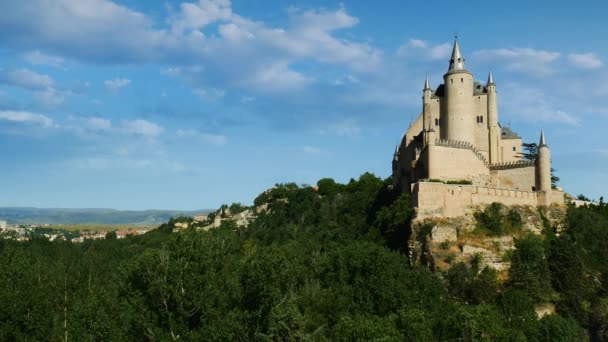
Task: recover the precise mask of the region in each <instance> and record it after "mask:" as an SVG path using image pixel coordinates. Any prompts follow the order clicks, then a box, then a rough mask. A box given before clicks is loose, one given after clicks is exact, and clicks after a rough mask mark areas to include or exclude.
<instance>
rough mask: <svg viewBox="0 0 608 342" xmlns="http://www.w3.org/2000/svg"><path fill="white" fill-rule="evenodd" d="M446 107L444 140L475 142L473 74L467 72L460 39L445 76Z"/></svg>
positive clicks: (455, 46) (455, 42)
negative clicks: (459, 44)
mask: <svg viewBox="0 0 608 342" xmlns="http://www.w3.org/2000/svg"><path fill="white" fill-rule="evenodd" d="M443 80H444V84H445V99H444V101H445V106H442V107H443V108H442V109H443V110H442V117H443V119H444V120H443V121H442V125H443V126H444V127H443V132H444V134H443V135H444V136H442V137H441V138H442V139H448V140H459V141H467V142H470V143H474V142H475V138H474V128H475V121H474V113H473V74H471V73H470V72H469V71H467V70H466V68H465V66H464V58H463V57H462V55H461V54H460V47H459V46H458V38H456V39H455V40H454V49H453V50H452V57H451V58H450V66H449V68H448V72H447V73H446V74H445V75H443Z"/></svg>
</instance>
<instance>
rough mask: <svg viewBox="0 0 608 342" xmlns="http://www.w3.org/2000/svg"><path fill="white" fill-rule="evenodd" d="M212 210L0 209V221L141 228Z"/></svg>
mask: <svg viewBox="0 0 608 342" xmlns="http://www.w3.org/2000/svg"><path fill="white" fill-rule="evenodd" d="M211 211H213V210H209V209H202V210H194V211H187V210H115V209H103V208H91V209H70V208H65V209H64V208H29V207H0V220H6V221H8V223H9V224H38V223H39V224H43V223H49V224H138V225H139V224H141V225H153V224H161V223H164V222H167V221H168V220H169V219H170V218H171V217H178V216H194V215H197V214H206V213H209V212H211Z"/></svg>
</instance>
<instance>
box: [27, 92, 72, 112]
mask: <svg viewBox="0 0 608 342" xmlns="http://www.w3.org/2000/svg"><path fill="white" fill-rule="evenodd" d="M65 97H66V93H65V92H62V91H58V90H57V89H55V88H52V87H49V88H46V89H44V90H42V91H37V92H36V93H35V94H34V100H35V104H36V105H37V106H38V107H40V108H44V109H54V108H57V107H59V106H61V105H62V104H63V102H64V101H65Z"/></svg>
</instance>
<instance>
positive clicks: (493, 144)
mask: <svg viewBox="0 0 608 342" xmlns="http://www.w3.org/2000/svg"><path fill="white" fill-rule="evenodd" d="M486 88H487V89H488V139H489V144H488V145H489V153H490V164H496V163H499V162H500V157H499V155H498V153H499V152H498V151H499V141H500V127H499V126H498V103H497V99H496V84H494V77H493V76H492V71H490V73H489V74H488V83H487V84H486Z"/></svg>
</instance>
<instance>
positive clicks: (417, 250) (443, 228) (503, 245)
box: [408, 205, 566, 272]
mask: <svg viewBox="0 0 608 342" xmlns="http://www.w3.org/2000/svg"><path fill="white" fill-rule="evenodd" d="M484 209H485V206H478V207H475V208H473V209H472V210H471V211H469V212H467V213H466V214H465V215H463V216H460V217H455V218H449V219H448V218H423V219H418V218H416V219H414V221H413V222H412V233H411V236H410V239H409V243H408V246H409V257H410V261H411V262H412V263H413V264H420V265H424V266H427V267H429V268H431V269H433V270H434V269H438V270H441V269H447V268H449V267H450V265H452V264H454V263H457V262H465V263H469V262H471V260H472V259H473V258H480V260H479V261H480V266H481V268H482V269H483V268H484V267H485V266H489V267H491V268H494V269H496V270H497V271H499V272H500V271H507V270H508V269H509V267H510V262H509V257H508V255H509V251H510V250H512V249H514V248H515V247H514V238H516V237H517V236H520V235H523V234H526V233H528V232H531V233H534V234H540V233H541V232H542V230H543V229H545V228H546V227H548V228H551V229H555V230H556V231H557V232H558V233H559V232H560V231H561V228H562V226H563V218H564V217H565V214H566V208H565V207H564V206H557V205H555V206H550V207H541V208H537V207H534V206H505V207H504V208H503V210H504V211H505V212H506V211H509V210H513V211H515V212H517V213H518V214H519V216H520V217H521V219H522V227H521V229H520V230H518V231H517V232H513V233H512V234H509V235H504V236H488V235H487V234H484V233H482V232H479V231H478V230H476V225H477V221H476V219H475V216H474V213H475V212H479V211H482V210H484Z"/></svg>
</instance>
